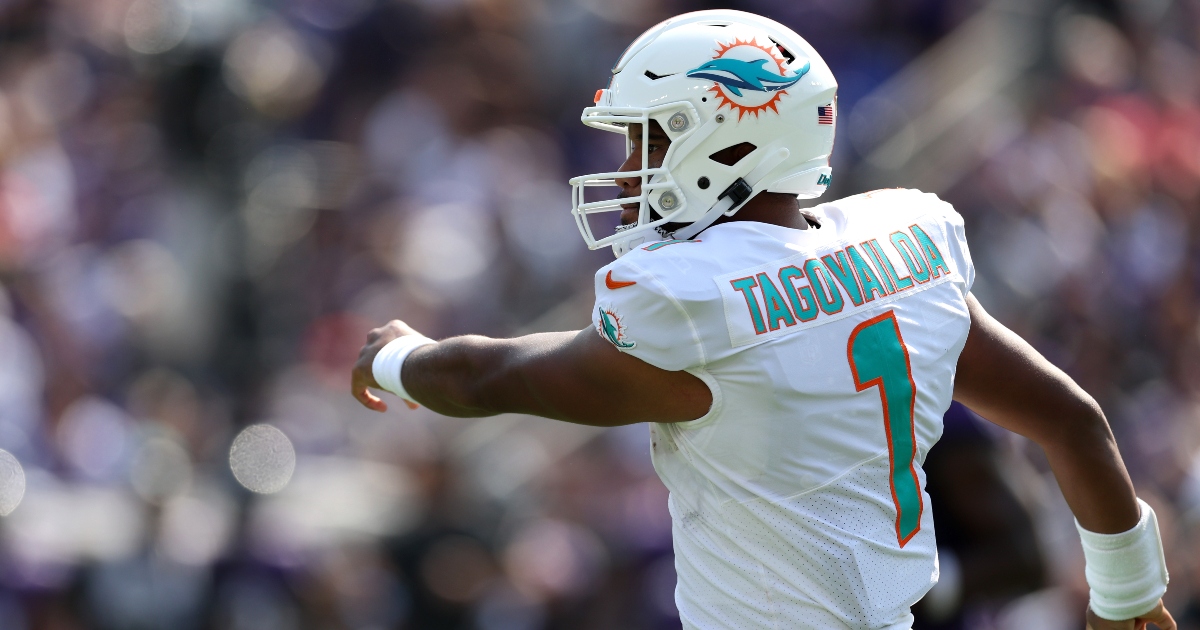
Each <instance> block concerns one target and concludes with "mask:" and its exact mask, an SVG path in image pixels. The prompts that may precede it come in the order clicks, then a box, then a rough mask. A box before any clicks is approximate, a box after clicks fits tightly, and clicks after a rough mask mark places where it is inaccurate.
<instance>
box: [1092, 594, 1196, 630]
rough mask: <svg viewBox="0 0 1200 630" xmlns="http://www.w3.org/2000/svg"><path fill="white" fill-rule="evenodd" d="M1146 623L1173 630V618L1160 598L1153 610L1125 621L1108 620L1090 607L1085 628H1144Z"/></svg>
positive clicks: (1161, 628) (1142, 629)
mask: <svg viewBox="0 0 1200 630" xmlns="http://www.w3.org/2000/svg"><path fill="white" fill-rule="evenodd" d="M1148 624H1154V625H1155V626H1156V627H1158V628H1159V630H1175V628H1176V627H1175V619H1174V618H1172V617H1171V613H1169V612H1167V607H1166V606H1163V603H1162V600H1161V599H1160V600H1158V606H1155V607H1154V610H1151V611H1150V612H1148V613H1146V614H1144V615H1142V616H1141V617H1138V618H1137V619H1126V620H1125V621H1109V620H1107V619H1101V618H1100V617H1097V616H1096V613H1094V612H1092V609H1091V608H1088V611H1087V630H1146V627H1147V625H1148Z"/></svg>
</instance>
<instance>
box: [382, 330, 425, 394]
mask: <svg viewBox="0 0 1200 630" xmlns="http://www.w3.org/2000/svg"><path fill="white" fill-rule="evenodd" d="M431 343H437V342H436V341H434V340H432V339H430V338H429V337H426V336H425V335H405V336H403V337H397V338H396V339H393V340H391V341H389V342H388V343H387V345H385V346H384V347H382V348H380V349H379V353H378V354H376V355H375V360H374V361H372V362H371V373H372V374H374V376H375V382H377V383H379V386H380V387H382V388H383V389H386V390H387V391H389V392H392V393H393V394H395V395H397V396H399V397H401V398H403V399H404V400H407V401H409V402H414V403H415V402H416V401H415V400H413V399H412V396H409V395H408V392H407V391H405V389H404V384H403V383H401V382H400V368H402V367H404V360H405V359H407V358H408V355H409V354H411V353H412V351H413V350H416V349H417V348H420V347H421V346H427V345H429V344H431Z"/></svg>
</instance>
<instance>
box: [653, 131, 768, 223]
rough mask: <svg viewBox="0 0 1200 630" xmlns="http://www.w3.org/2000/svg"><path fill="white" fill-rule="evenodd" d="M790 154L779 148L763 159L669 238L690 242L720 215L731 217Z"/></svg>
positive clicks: (758, 190) (759, 190)
mask: <svg viewBox="0 0 1200 630" xmlns="http://www.w3.org/2000/svg"><path fill="white" fill-rule="evenodd" d="M790 154H791V152H790V151H788V150H787V149H785V148H780V149H779V150H777V151H775V153H772V154H771V155H770V156H768V157H766V158H763V161H762V162H759V164H758V166H756V167H754V169H753V170H751V171H750V172H749V173H746V176H745V177H744V178H743V177H739V178H737V179H735V180H734V181H733V183H732V184H730V185H729V188H726V189H725V191H724V192H722V193H721V196H720V197H717V203H715V204H713V207H711V208H709V209H708V212H706V213H704V216H702V217H700V218H699V219H698V220H696V221H695V222H694V223H692V224H691V225H687V226H684V227H682V228H679V229H678V230H675V232H674V234H672V235H671V238H674V239H678V240H681V241H685V240H691V239H693V238H695V237H696V235H698V234H700V233H701V232H703V231H704V230H707V229H708V228H709V226H711V225H712V224H713V223H716V221H717V219H719V218H721V215H723V214H727V215H732V214H733V212H734V210H736V209H737V208H738V206H740V205H742V204H743V203H745V202H746V200H747V199H749V198H751V197H753V196H754V194H755V193H756V192H762V190H761V189H760V188H759V186H760V185H762V183H763V179H764V178H765V177H766V176H767V174H768V173H770V172H771V171H773V170H775V167H776V166H779V165H780V164H782V163H783V161H784V160H786V159H787V158H788V155H790ZM746 180H750V181H752V182H754V183H753V184H751V183H747V181H746Z"/></svg>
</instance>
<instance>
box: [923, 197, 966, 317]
mask: <svg viewBox="0 0 1200 630" xmlns="http://www.w3.org/2000/svg"><path fill="white" fill-rule="evenodd" d="M926 194H927V195H928V196H929V197H932V198H933V199H934V204H935V207H936V211H937V213H938V215H939V216H940V217H941V219H942V226H943V230H944V235H945V238H946V246H947V247H948V248H949V250H950V251H949V252H948V255H949V257H950V259H951V260H952V261H953V263H954V268H955V269H956V270H957V271H958V273H959V274H961V275H962V277H963V282H964V283H965V285H966V288H965V290H964V295H965V294H966V293H970V291H971V287H972V286H974V284H975V263H974V262H973V261H972V260H971V249H970V248H969V247H968V246H967V230H966V224H965V223H964V221H963V218H962V215H961V214H959V213H958V211H957V210H955V209H954V206H952V205H950V204H949V203H947V202H945V201H942V200H941V199H940V198H938V196H937V195H934V194H932V193H926Z"/></svg>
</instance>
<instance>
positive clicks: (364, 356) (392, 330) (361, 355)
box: [350, 319, 420, 412]
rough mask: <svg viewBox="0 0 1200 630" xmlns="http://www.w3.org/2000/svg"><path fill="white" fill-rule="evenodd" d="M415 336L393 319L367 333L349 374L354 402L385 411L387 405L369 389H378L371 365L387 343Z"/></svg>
mask: <svg viewBox="0 0 1200 630" xmlns="http://www.w3.org/2000/svg"><path fill="white" fill-rule="evenodd" d="M417 334H420V333H418V332H417V331H415V330H413V329H412V327H411V326H409V325H408V324H405V323H404V322H402V321H400V320H398V319H393V320H392V321H390V322H388V323H386V324H384V325H383V326H381V327H379V328H376V329H374V330H372V331H371V332H369V333H367V343H366V345H364V346H363V347H362V350H360V351H359V352H358V361H356V362H355V363H354V369H353V370H352V371H351V372H350V393H351V394H353V395H354V399H355V400H357V401H358V402H360V403H362V405H363V406H364V407H366V408H367V409H370V410H372V411H379V412H384V411H387V408H388V406H387V403H385V402H383V400H382V399H381V398H379V397H378V396H376V395H375V394H373V393H371V388H374V389H380V387H379V383H378V382H377V381H376V380H375V373H374V371H372V369H371V366H372V364H374V363H375V355H377V354H379V351H380V350H381V349H382V348H383V347H384V346H386V345H387V344H388V342H389V341H392V340H393V339H396V338H398V337H403V336H405V335H417ZM404 404H406V405H408V407H409V409H416V408H417V406H416V405H414V404H413V403H410V402H408V401H407V400H406V401H404Z"/></svg>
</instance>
